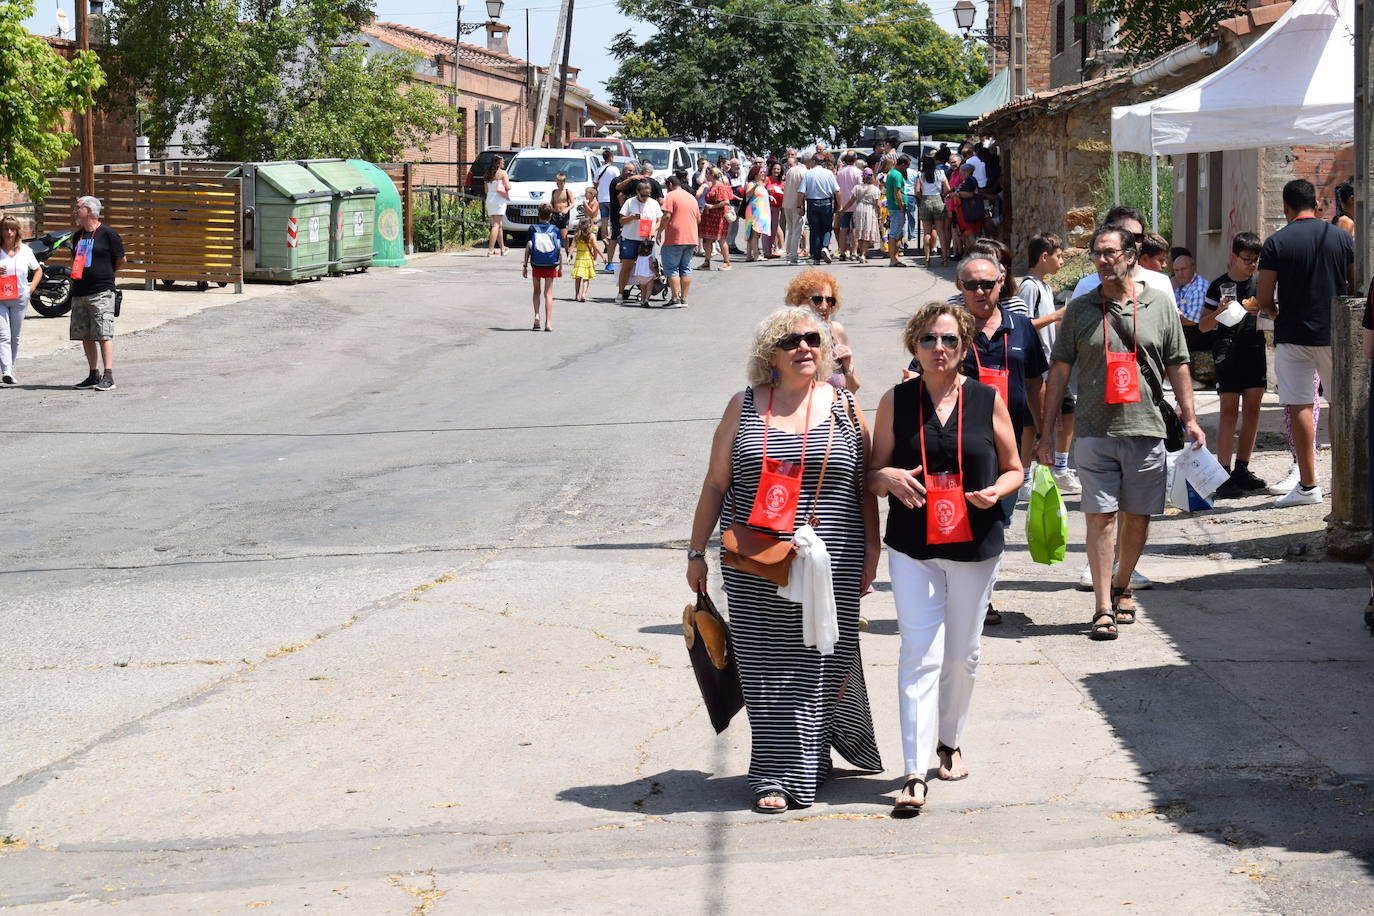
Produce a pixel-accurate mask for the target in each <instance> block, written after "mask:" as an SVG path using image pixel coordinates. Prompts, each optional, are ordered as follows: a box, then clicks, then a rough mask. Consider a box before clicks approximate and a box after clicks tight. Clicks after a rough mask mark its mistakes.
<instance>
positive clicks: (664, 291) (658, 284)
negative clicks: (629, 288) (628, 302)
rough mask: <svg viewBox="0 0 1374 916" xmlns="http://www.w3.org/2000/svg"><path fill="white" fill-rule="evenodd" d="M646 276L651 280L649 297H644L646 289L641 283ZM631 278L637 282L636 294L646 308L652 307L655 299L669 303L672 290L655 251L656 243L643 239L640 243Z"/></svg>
mask: <svg viewBox="0 0 1374 916" xmlns="http://www.w3.org/2000/svg"><path fill="white" fill-rule="evenodd" d="M646 277H652V279H651V280H649V298H648V299H647V300H646V299H645V298H644V289H643V287H641V286H640V285H639V284H640V283H643V282H644V279H645V278H646ZM630 279H631V280H632V281H633V282H634V283H635V296H637V297H638V299H639V304H640V305H641V306H643V307H644V308H646V309H647V308H650V307H651V306H652V305H653V301H654V300H655V299H658V300H660V301H661V302H662V303H663V304H664V305H666V304H667V303H668V299H669V297H670V295H671V291H670V289H669V287H668V278H667V277H666V276H664V274H663V265H662V264H661V263H659V260H658V256H657V255H656V254H655V253H654V243H653V242H650V241H643V242H640V243H639V258H638V259H637V260H636V261H635V269H634V273H633V274H631V276H630Z"/></svg>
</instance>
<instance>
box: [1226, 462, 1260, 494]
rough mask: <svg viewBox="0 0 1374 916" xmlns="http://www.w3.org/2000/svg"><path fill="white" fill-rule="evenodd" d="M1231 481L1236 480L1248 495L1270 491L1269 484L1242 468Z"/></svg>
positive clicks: (1233, 475) (1247, 469) (1252, 472)
mask: <svg viewBox="0 0 1374 916" xmlns="http://www.w3.org/2000/svg"><path fill="white" fill-rule="evenodd" d="M1231 480H1234V481H1235V482H1236V483H1237V484H1238V485H1239V486H1240V488H1241V489H1243V490H1244V491H1245V492H1246V493H1258V492H1259V491H1260V490H1267V489H1269V484H1267V483H1265V482H1264V481H1263V480H1262V479H1260V478H1259V477H1257V476H1255V472H1254V471H1252V470H1250V469H1249V468H1241V469H1240V470H1238V471H1236V472H1235V473H1233V474H1232V475H1231ZM1228 482H1229V481H1228Z"/></svg>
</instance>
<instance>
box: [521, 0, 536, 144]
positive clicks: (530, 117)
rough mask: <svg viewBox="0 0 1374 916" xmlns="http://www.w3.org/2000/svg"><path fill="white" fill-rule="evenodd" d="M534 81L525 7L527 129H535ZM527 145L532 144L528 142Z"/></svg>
mask: <svg viewBox="0 0 1374 916" xmlns="http://www.w3.org/2000/svg"><path fill="white" fill-rule="evenodd" d="M533 83H534V64H532V63H530V8H529V7H528V6H527V7H525V91H524V93H523V94H522V96H521V97H522V98H523V99H524V103H525V121H524V124H525V130H527V131H533V130H534V112H532V111H531V110H530V92H531V91H533V90H532V84H533ZM525 145H526V146H529V145H531V144H530V143H529V142H526V144H525Z"/></svg>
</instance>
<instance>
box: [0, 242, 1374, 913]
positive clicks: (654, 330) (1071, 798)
mask: <svg viewBox="0 0 1374 916" xmlns="http://www.w3.org/2000/svg"><path fill="white" fill-rule="evenodd" d="M835 269H836V272H837V274H839V276H840V277H841V278H842V281H843V296H844V300H845V306H844V309H843V311H842V312H841V315H840V317H841V319H842V320H844V321H845V322H846V324H847V325H848V326H849V328H850V333H851V337H852V338H853V340H854V348H855V351H856V354H857V356H856V359H857V360H858V363H859V368H860V373H861V375H862V376H863V377H864V378H865V379H866V380H867V385H866V387H865V389H864V391H863V392H862V393H861V397H860V401H861V403H862V404H863V405H864V406H865V407H867V408H870V409H871V408H872V407H873V406H874V405H876V403H877V399H878V397H879V395H880V393H881V391H882V389H883V388H885V387H886V386H887V385H889V384H891V383H892V382H893V381H895V380H896V376H897V371H898V369H899V368H900V366H901V365H902V364H903V363H904V361H905V360H904V357H903V355H902V353H901V352H900V346H899V344H898V342H897V334H896V332H897V330H898V329H899V328H900V327H901V325H902V324H903V323H904V321H905V319H906V317H907V315H909V314H910V312H911V310H912V308H913V307H914V306H915V305H918V304H919V303H921V302H924V301H926V300H927V299H930V298H941V299H942V298H944V297H945V296H946V295H948V294H949V293H950V292H951V291H952V287H951V286H950V284H949V282H948V272H947V271H946V272H944V273H942V274H939V275H937V274H935V273H929V272H926V271H924V270H920V269H908V270H891V269H888V268H883V267H879V266H876V265H875V266H871V267H858V266H851V265H836V268H835ZM793 270H794V269H793V268H788V267H785V266H783V265H782V264H779V263H776V262H773V263H767V264H740V265H739V266H737V267H736V268H735V269H734V270H733V271H731V272H729V273H718V272H712V273H710V274H699V275H698V280H697V281H696V286H695V288H694V290H693V294H692V302H693V306H692V308H690V309H687V310H675V311H666V310H642V309H639V308H633V307H630V308H627V307H622V306H620V305H617V304H613V303H611V302H609V301H606V300H605V298H603V299H601V301H593V302H589V303H572V302H570V301H567V300H566V299H561V300H560V301H559V302H558V303H557V306H556V310H555V315H554V326H555V328H556V329H557V330H555V331H554V332H553V333H542V332H541V333H537V334H536V333H532V332H531V331H529V330H528V327H529V319H530V306H529V293H528V289H529V287H528V284H527V281H524V280H522V279H521V278H520V276H519V259H518V256H517V254H516V253H512V254H511V255H509V256H507V257H506V258H505V259H487V258H483V257H474V256H471V255H466V256H444V257H437V258H430V259H426V260H423V261H420V262H417V265H416V269H415V270H410V271H406V272H399V271H373V272H371V273H369V274H368V275H366V276H361V277H350V278H344V279H339V280H332V281H328V282H323V283H316V284H306V285H302V286H300V287H296V288H292V289H283V290H282V291H281V292H279V293H276V294H272V295H266V296H259V297H257V298H254V299H251V300H248V301H245V302H243V303H241V304H234V305H226V306H222V307H218V308H214V309H209V310H206V311H203V312H199V313H195V314H190V315H187V316H184V317H180V318H177V319H176V320H174V321H172V322H170V323H167V324H165V325H162V326H161V327H158V328H155V329H151V330H148V331H144V332H141V333H139V334H136V335H133V336H130V337H127V338H124V339H122V340H120V342H119V351H118V363H117V373H116V377H117V380H118V382H119V385H120V387H119V389H118V390H117V391H115V392H112V393H110V394H97V393H92V392H77V391H72V390H70V389H69V388H68V387H67V386H68V385H70V384H71V383H72V382H74V381H76V380H77V378H79V377H80V375H81V374H82V368H83V367H82V366H81V365H80V359H79V357H77V356H76V355H75V354H74V353H73V352H72V351H69V350H68V351H63V352H58V353H52V354H49V355H45V356H36V357H34V358H32V359H25V360H22V361H21V363H20V370H21V378H22V379H23V380H24V382H25V385H24V386H22V387H21V388H20V389H18V390H7V391H0V396H3V398H4V399H5V401H6V409H5V411H4V414H3V420H0V434H3V436H4V442H5V446H6V448H5V450H4V455H5V461H6V464H7V473H6V475H5V476H6V481H7V486H6V490H7V499H6V501H5V507H4V512H3V519H4V524H3V526H0V589H3V591H2V592H0V594H3V596H4V597H3V604H0V609H2V613H0V632H2V633H3V637H4V638H3V640H0V645H3V647H4V651H3V654H2V655H0V840H3V841H4V842H0V907H13V908H16V909H19V910H21V911H34V912H40V911H41V912H67V911H76V910H84V909H94V908H104V907H106V906H108V905H119V906H121V907H123V908H125V909H127V910H130V911H132V912H137V913H229V912H239V911H242V910H243V909H245V908H254V909H268V910H269V911H273V912H276V911H280V910H289V911H297V910H304V909H307V908H308V909H309V910H310V911H312V912H327V913H398V914H399V913H430V912H433V913H444V912H454V913H459V912H463V913H466V912H478V911H481V912H514V911H521V912H569V913H573V912H586V911H590V910H593V909H595V910H598V911H603V912H604V911H610V912H631V911H634V912H643V911H645V910H649V911H665V912H727V911H728V912H778V911H780V910H784V909H793V908H799V907H802V906H806V907H810V908H827V909H835V910H840V909H849V910H852V909H853V908H855V905H856V904H857V905H859V906H869V907H879V908H883V909H895V908H897V907H898V906H901V907H902V908H903V909H909V908H911V907H912V906H913V904H915V905H916V907H917V909H918V910H919V909H921V908H922V904H924V905H925V906H927V907H929V908H936V907H938V908H942V909H949V908H957V909H959V910H968V911H973V912H979V911H987V910H992V909H993V908H994V907H1003V908H1007V909H1009V910H1010V911H1015V912H1060V913H1087V912H1108V911H1110V912H1122V907H1123V905H1129V906H1130V912H1158V913H1165V912H1177V911H1178V910H1180V909H1181V908H1184V907H1186V908H1188V909H1189V910H1191V911H1196V912H1208V913H1257V912H1308V911H1312V912H1317V911H1321V912H1333V911H1336V912H1341V911H1347V912H1349V911H1355V910H1357V909H1359V908H1361V907H1362V906H1364V905H1366V904H1367V901H1368V899H1369V893H1370V891H1371V883H1372V882H1371V880H1370V863H1371V862H1374V831H1372V830H1371V829H1370V827H1369V826H1367V825H1368V824H1371V823H1374V822H1371V821H1370V817H1374V794H1371V792H1370V790H1369V788H1368V785H1367V780H1368V779H1369V778H1370V776H1371V773H1374V767H1372V766H1371V765H1370V763H1369V761H1370V760H1371V759H1374V758H1371V753H1374V739H1371V737H1370V729H1369V727H1368V722H1367V719H1368V716H1369V711H1368V708H1367V703H1365V702H1364V701H1363V696H1364V695H1365V694H1367V693H1368V689H1367V688H1368V684H1369V683H1370V675H1371V673H1374V651H1371V648H1370V645H1369V644H1370V643H1374V640H1361V639H1355V638H1352V637H1353V636H1354V635H1358V634H1356V633H1355V631H1354V628H1353V626H1352V625H1351V620H1352V619H1353V616H1354V615H1353V612H1352V611H1351V608H1355V607H1358V606H1359V605H1362V604H1363V601H1364V598H1363V595H1362V593H1361V585H1362V576H1361V575H1360V573H1359V571H1358V570H1355V569H1353V568H1351V567H1344V566H1338V565H1335V564H1327V563H1315V562H1300V561H1296V560H1290V561H1288V562H1284V561H1282V560H1281V559H1279V558H1280V557H1282V555H1283V552H1284V550H1285V549H1287V548H1286V547H1285V546H1284V545H1285V544H1287V545H1288V546H1290V547H1291V544H1292V543H1294V542H1296V541H1299V540H1309V541H1310V540H1312V539H1313V538H1314V537H1315V532H1317V531H1319V529H1320V527H1321V521H1320V516H1321V511H1324V510H1321V511H1318V510H1320V507H1315V508H1313V509H1295V510H1281V511H1275V510H1270V509H1266V508H1264V506H1263V505H1262V504H1263V500H1257V499H1256V500H1249V501H1245V502H1244V503H1237V504H1233V505H1230V506H1228V507H1227V511H1224V512H1222V511H1219V512H1218V513H1216V514H1215V515H1210V516H1198V517H1196V518H1193V517H1180V518H1176V519H1170V520H1165V521H1164V522H1162V523H1161V524H1159V525H1158V526H1157V530H1156V537H1155V539H1154V540H1153V542H1152V547H1151V549H1150V551H1148V553H1149V554H1150V556H1149V564H1148V565H1146V567H1145V569H1146V571H1147V572H1148V573H1149V574H1151V575H1152V576H1154V577H1155V578H1156V579H1158V580H1160V582H1161V588H1160V589H1157V590H1156V591H1155V592H1153V593H1150V594H1148V595H1145V596H1144V604H1145V607H1146V611H1145V613H1144V615H1143V620H1142V622H1141V623H1140V624H1138V625H1137V626H1135V627H1134V628H1126V629H1127V632H1126V633H1124V634H1123V638H1122V639H1120V640H1118V641H1117V642H1116V643H1112V644H1106V646H1105V647H1104V646H1102V645H1099V644H1090V643H1089V642H1088V641H1087V640H1086V639H1085V638H1084V637H1083V635H1082V634H1083V631H1084V630H1085V626H1084V624H1085V622H1086V620H1087V612H1088V610H1089V605H1088V603H1087V599H1086V597H1085V596H1083V595H1080V594H1077V593H1074V592H1073V591H1072V590H1071V583H1072V581H1073V580H1074V579H1075V578H1076V576H1077V573H1078V568H1079V562H1080V557H1081V549H1080V550H1079V552H1078V554H1077V556H1075V557H1074V558H1072V559H1071V561H1070V562H1069V563H1066V564H1064V565H1063V566H1060V567H1053V568H1045V567H1036V566H1035V565H1034V564H1032V563H1031V562H1030V560H1029V558H1028V556H1027V555H1026V553H1025V551H1024V549H1022V548H1021V547H1019V546H1016V547H1013V549H1012V550H1010V551H1009V552H1008V555H1007V560H1006V563H1005V566H1004V570H1003V575H1002V580H1003V586H1002V587H1001V589H1000V592H1001V594H1002V595H1003V598H1002V599H1000V600H1001V603H1002V605H1003V607H1004V608H1005V609H1006V610H1007V611H1008V620H1009V622H1008V624H1007V625H1006V626H1005V627H1003V628H1002V629H1001V631H998V632H995V633H994V632H990V633H989V638H988V639H987V640H985V642H986V644H987V646H986V648H985V652H984V668H983V670H982V672H981V673H980V686H979V690H978V695H977V697H976V698H975V707H974V720H975V724H974V725H973V735H971V738H970V741H969V742H968V744H967V746H966V750H967V752H968V763H969V766H970V768H971V769H972V770H973V771H974V776H973V778H970V779H969V780H967V781H964V782H962V783H955V784H948V785H947V784H938V783H937V784H935V785H933V787H932V791H931V804H930V808H929V809H928V811H927V813H926V814H923V815H922V816H921V817H920V818H918V819H916V820H915V821H901V822H897V821H890V820H889V819H888V818H887V816H886V815H887V811H888V805H887V804H886V803H885V802H886V799H885V798H884V796H885V795H886V794H890V793H891V792H892V791H893V790H894V789H895V788H896V787H897V780H898V778H899V777H900V775H901V774H900V773H899V772H897V770H898V769H899V768H900V753H899V740H898V734H897V727H896V714H895V706H896V702H895V700H896V697H895V670H894V663H895V659H896V642H897V640H896V635H895V634H896V628H895V622H894V620H893V611H892V605H891V599H890V595H889V594H888V593H887V592H886V591H885V590H880V592H879V593H878V594H877V595H875V596H873V597H872V598H869V599H866V601H865V614H866V615H867V616H868V617H869V618H870V619H871V620H872V628H871V630H870V632H869V634H868V636H867V637H866V638H865V641H864V653H865V660H866V663H867V665H868V667H869V684H870V694H871V696H872V699H873V703H874V707H875V716H876V718H877V724H878V730H879V737H880V746H881V748H882V750H883V753H884V759H885V761H886V762H887V763H888V768H889V770H888V772H887V773H885V774H883V775H882V776H879V777H849V778H844V779H838V780H836V781H835V782H834V783H833V784H832V785H830V786H827V787H826V788H825V789H824V790H823V791H822V793H821V797H820V800H819V801H818V804H817V805H816V806H814V807H813V808H811V809H809V810H807V811H799V812H793V813H791V814H789V815H787V816H785V817H782V818H773V819H761V818H760V817H759V816H756V815H753V814H751V813H749V812H747V811H746V810H745V807H746V803H747V797H746V796H747V791H746V788H745V785H744V779H743V772H744V769H745V767H746V765H747V754H748V729H747V723H746V721H745V720H744V719H743V717H741V718H740V719H738V720H737V721H736V723H735V724H734V725H733V726H732V727H731V729H730V730H729V731H728V732H727V733H726V735H724V736H723V737H721V738H720V739H716V738H715V737H714V736H713V735H712V733H711V730H710V728H709V726H708V725H707V723H706V722H705V719H704V716H703V715H702V713H701V711H700V709H699V708H698V707H699V701H696V699H695V697H694V691H695V685H694V683H693V682H692V677H691V673H690V668H689V667H688V666H687V663H686V657H685V652H684V650H683V646H682V641H681V633H680V628H679V627H678V625H677V623H676V622H675V621H676V620H677V619H678V616H679V614H680V610H681V606H682V604H683V602H684V601H685V599H686V598H687V597H688V595H687V592H686V588H685V584H684V583H683V580H682V571H683V553H682V550H683V548H684V546H685V537H686V533H687V528H688V525H689V519H690V513H691V510H692V507H693V506H694V504H695V499H696V493H697V490H698V487H699V484H700V480H701V475H702V473H703V471H704V469H705V460H706V453H707V446H708V443H709V438H710V434H711V432H712V430H713V428H714V424H715V421H716V418H717V417H718V416H719V415H720V412H721V410H722V409H723V407H724V405H725V403H726V401H727V399H728V398H729V396H730V394H731V393H732V392H734V391H736V390H738V389H739V388H740V387H741V384H742V377H743V363H744V356H745V348H746V346H747V343H748V339H749V330H750V328H751V327H752V325H753V324H754V323H755V322H756V321H757V320H758V319H759V317H760V316H761V315H762V314H764V313H765V312H766V311H768V310H769V309H770V307H772V306H774V305H776V304H780V300H781V291H782V288H783V286H784V285H785V283H786V279H787V278H788V277H789V276H790V275H791V273H792V271H793ZM563 286H566V287H567V289H562V288H560V291H561V292H562V293H563V294H564V295H570V288H571V284H570V282H566V281H565V283H564V284H563ZM610 291H611V281H610V280H609V278H606V277H604V276H599V277H598V279H597V281H595V284H594V286H593V294H594V295H598V294H599V295H600V296H601V297H608V296H609V293H610ZM1266 422H1267V423H1269V424H1270V425H1271V426H1272V423H1273V413H1272V411H1270V412H1269V413H1268V414H1267V417H1266ZM1285 462H1286V458H1283V457H1281V456H1278V455H1270V456H1266V457H1264V459H1263V460H1259V459H1257V461H1256V463H1255V466H1256V469H1257V470H1258V471H1260V472H1261V473H1262V474H1264V473H1269V474H1270V475H1271V476H1272V475H1273V474H1278V473H1281V472H1282V469H1281V468H1280V464H1283V463H1285ZM1075 524H1076V525H1077V522H1076V521H1075ZM1013 530H1014V531H1015V529H1013ZM1076 530H1081V527H1077V528H1076ZM1076 537H1081V535H1076ZM1015 541H1016V542H1017V543H1018V544H1019V541H1020V538H1019V537H1015ZM1266 558H1267V559H1266ZM712 565H713V566H714V565H715V564H714V562H713V564H712ZM994 637H995V638H994Z"/></svg>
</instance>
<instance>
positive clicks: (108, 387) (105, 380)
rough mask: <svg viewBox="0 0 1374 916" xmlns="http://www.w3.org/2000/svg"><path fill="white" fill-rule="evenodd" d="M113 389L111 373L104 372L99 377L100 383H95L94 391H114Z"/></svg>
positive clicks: (112, 374)
mask: <svg viewBox="0 0 1374 916" xmlns="http://www.w3.org/2000/svg"><path fill="white" fill-rule="evenodd" d="M115 387H116V386H115V383H114V373H113V372H106V373H105V374H104V375H102V376H101V377H100V381H98V382H96V383H95V390H96V391H114V390H115Z"/></svg>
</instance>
